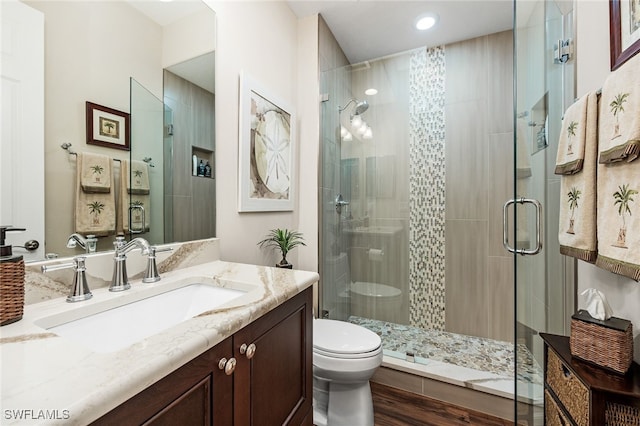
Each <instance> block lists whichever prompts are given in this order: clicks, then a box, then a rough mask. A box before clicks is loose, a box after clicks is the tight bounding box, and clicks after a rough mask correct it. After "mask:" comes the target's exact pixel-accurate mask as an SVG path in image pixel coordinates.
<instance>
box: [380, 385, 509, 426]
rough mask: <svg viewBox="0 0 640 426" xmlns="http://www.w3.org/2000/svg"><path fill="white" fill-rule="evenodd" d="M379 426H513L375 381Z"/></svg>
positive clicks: (505, 421) (486, 415)
mask: <svg viewBox="0 0 640 426" xmlns="http://www.w3.org/2000/svg"><path fill="white" fill-rule="evenodd" d="M371 393H372V395H373V409H374V416H375V426H464V425H474V426H476V425H477V426H512V425H513V423H512V422H510V421H508V420H504V419H501V418H498V417H493V416H490V415H488V414H484V413H481V412H478V411H473V410H469V409H466V408H464V407H458V406H455V405H452V404H448V403H445V402H442V401H438V400H435V399H431V398H427V397H425V396H422V395H418V394H415V393H411V392H406V391H403V390H400V389H396V388H393V387H390V386H385V385H382V384H379V383H375V382H371Z"/></svg>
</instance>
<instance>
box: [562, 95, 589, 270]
mask: <svg viewBox="0 0 640 426" xmlns="http://www.w3.org/2000/svg"><path fill="white" fill-rule="evenodd" d="M587 96H588V98H589V100H588V102H587V111H586V114H585V117H584V118H585V119H586V121H587V123H594V126H595V127H597V126H596V124H595V123H597V121H598V97H597V95H596V93H595V92H593V93H589V94H588V95H587ZM587 96H583V98H586V97H587ZM587 127H589V125H587ZM587 133H590V132H587ZM593 134H594V135H597V129H593ZM582 151H583V155H584V161H583V164H582V169H581V170H580V171H579V172H577V173H575V174H566V175H562V176H561V178H560V197H561V198H560V224H559V229H558V241H559V243H560V253H562V254H564V255H567V256H572V257H575V258H578V259H581V260H584V261H585V262H589V263H593V262H595V261H596V257H597V255H598V251H597V250H598V243H597V239H596V230H597V220H596V217H597V215H596V200H597V192H596V171H597V166H598V164H597V160H598V140H597V138H596V137H587V138H585V141H584V144H583V148H582Z"/></svg>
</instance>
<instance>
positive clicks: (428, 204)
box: [409, 46, 445, 330]
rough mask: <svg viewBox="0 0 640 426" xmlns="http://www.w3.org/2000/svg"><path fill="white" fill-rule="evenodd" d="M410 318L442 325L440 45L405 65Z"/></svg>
mask: <svg viewBox="0 0 640 426" xmlns="http://www.w3.org/2000/svg"><path fill="white" fill-rule="evenodd" d="M409 69H410V73H409V171H410V172H409V289H410V292H409V301H410V303H409V322H410V324H411V325H412V326H415V327H422V328H425V329H433V330H444V327H445V250H444V246H445V244H444V243H445V212H444V204H445V149H444V144H445V115H444V96H445V48H444V46H442V47H435V48H430V49H419V50H415V51H413V52H412V53H411V57H410V65H409Z"/></svg>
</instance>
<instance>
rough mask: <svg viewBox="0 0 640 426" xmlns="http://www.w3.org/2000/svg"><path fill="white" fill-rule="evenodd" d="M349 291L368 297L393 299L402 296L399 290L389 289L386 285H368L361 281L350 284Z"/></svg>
mask: <svg viewBox="0 0 640 426" xmlns="http://www.w3.org/2000/svg"><path fill="white" fill-rule="evenodd" d="M351 291H352V292H354V293H357V294H361V295H363V296H369V297H395V296H400V295H401V294H402V291H400V289H399V288H395V287H391V286H390V285H386V284H379V283H368V282H363V281H356V282H355V283H351Z"/></svg>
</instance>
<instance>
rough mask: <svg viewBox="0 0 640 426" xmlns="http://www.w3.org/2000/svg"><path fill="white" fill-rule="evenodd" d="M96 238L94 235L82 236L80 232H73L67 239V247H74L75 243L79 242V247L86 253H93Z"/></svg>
mask: <svg viewBox="0 0 640 426" xmlns="http://www.w3.org/2000/svg"><path fill="white" fill-rule="evenodd" d="M97 242H98V239H97V238H96V237H95V235H87V237H86V238H85V237H83V236H82V235H80V234H76V233H73V234H71V235H69V238H68V239H67V248H75V247H76V245H77V244H80V247H82V248H83V249H84V251H85V252H87V253H93V252H95V251H96V243H97Z"/></svg>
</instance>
